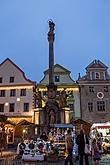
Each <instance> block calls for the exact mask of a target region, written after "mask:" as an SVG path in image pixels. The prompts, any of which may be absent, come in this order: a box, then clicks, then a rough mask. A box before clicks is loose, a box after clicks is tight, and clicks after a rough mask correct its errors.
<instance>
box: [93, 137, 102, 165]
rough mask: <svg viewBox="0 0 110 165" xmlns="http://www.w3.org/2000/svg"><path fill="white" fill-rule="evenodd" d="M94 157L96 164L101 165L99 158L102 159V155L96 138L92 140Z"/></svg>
mask: <svg viewBox="0 0 110 165" xmlns="http://www.w3.org/2000/svg"><path fill="white" fill-rule="evenodd" d="M92 158H93V161H94V165H99V160H100V159H101V155H100V152H99V148H98V145H97V141H96V139H93V141H92Z"/></svg>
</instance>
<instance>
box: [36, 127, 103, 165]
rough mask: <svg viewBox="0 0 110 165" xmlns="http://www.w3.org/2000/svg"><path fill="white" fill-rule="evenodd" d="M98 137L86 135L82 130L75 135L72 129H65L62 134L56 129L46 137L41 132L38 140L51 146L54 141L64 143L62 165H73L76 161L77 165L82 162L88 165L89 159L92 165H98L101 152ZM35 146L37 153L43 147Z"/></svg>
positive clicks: (97, 134) (80, 164) (96, 135)
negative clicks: (37, 149)
mask: <svg viewBox="0 0 110 165" xmlns="http://www.w3.org/2000/svg"><path fill="white" fill-rule="evenodd" d="M99 135H100V134H99V133H98V132H97V133H96V134H95V135H94V134H90V135H87V134H85V132H84V130H83V129H81V130H80V132H79V133H77V135H76V133H75V132H74V131H73V130H72V129H67V130H66V131H64V132H63V133H62V132H61V131H60V129H57V131H56V130H54V129H52V130H50V132H49V134H48V135H47V134H46V132H42V134H41V135H40V137H39V139H40V140H41V141H43V142H45V144H49V145H50V144H52V145H53V146H54V142H55V141H56V140H59V141H60V140H63V141H65V161H64V165H68V162H69V164H70V165H75V163H76V161H79V165H83V162H84V161H85V165H89V160H90V159H91V161H92V162H93V163H92V164H93V165H99V161H100V159H101V151H102V148H101V142H100V139H101V138H100V136H101V135H100V136H99ZM48 142H49V143H48ZM37 146H38V148H39V151H40V150H41V149H43V147H44V146H43V145H40V144H39V145H37ZM46 148H48V145H46ZM46 148H45V149H46ZM74 150H75V152H74ZM45 151H46V150H45Z"/></svg>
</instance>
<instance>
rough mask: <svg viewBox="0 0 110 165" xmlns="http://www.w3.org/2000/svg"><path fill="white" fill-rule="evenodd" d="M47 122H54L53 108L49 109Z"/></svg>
mask: <svg viewBox="0 0 110 165" xmlns="http://www.w3.org/2000/svg"><path fill="white" fill-rule="evenodd" d="M49 123H50V124H55V112H54V110H53V109H52V110H50V113H49Z"/></svg>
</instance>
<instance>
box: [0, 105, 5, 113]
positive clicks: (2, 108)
mask: <svg viewBox="0 0 110 165" xmlns="http://www.w3.org/2000/svg"><path fill="white" fill-rule="evenodd" d="M0 112H4V104H0Z"/></svg>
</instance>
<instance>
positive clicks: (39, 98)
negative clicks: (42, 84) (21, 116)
mask: <svg viewBox="0 0 110 165" xmlns="http://www.w3.org/2000/svg"><path fill="white" fill-rule="evenodd" d="M36 100H37V107H38V108H41V107H42V96H41V91H39V90H37V94H36Z"/></svg>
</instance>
